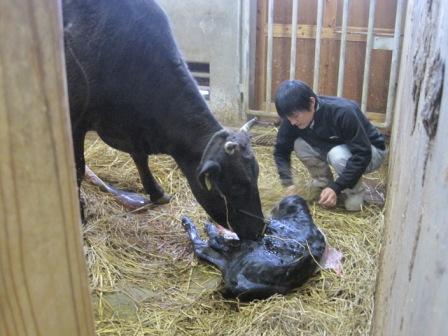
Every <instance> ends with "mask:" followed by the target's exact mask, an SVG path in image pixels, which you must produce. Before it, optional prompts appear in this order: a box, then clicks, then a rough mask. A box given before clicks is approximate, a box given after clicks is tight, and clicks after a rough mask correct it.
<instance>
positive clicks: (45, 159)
mask: <svg viewBox="0 0 448 336" xmlns="http://www.w3.org/2000/svg"><path fill="white" fill-rule="evenodd" d="M0 39H1V44H0V48H1V49H0V334H1V335H8V336H9V335H14V336H20V335H45V336H53V335H55V336H56V335H57V336H60V335H64V336H67V335H93V334H94V330H93V320H92V308H91V301H90V297H89V293H88V282H87V273H86V267H85V262H84V258H83V254H82V244H81V234H80V218H79V203H78V197H77V192H76V183H75V169H74V162H73V161H74V160H73V150H72V144H71V137H70V124H69V119H68V105H67V92H66V83H65V67H64V57H63V40H62V15H61V4H60V1H59V0H16V1H10V0H0Z"/></svg>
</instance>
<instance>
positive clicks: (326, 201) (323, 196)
mask: <svg viewBox="0 0 448 336" xmlns="http://www.w3.org/2000/svg"><path fill="white" fill-rule="evenodd" d="M337 200H338V196H337V195H336V193H335V191H334V190H333V189H331V188H329V187H327V188H325V189H324V190H322V192H321V193H320V198H319V204H320V205H322V206H324V207H326V208H332V207H334V206H335V205H336V201H337Z"/></svg>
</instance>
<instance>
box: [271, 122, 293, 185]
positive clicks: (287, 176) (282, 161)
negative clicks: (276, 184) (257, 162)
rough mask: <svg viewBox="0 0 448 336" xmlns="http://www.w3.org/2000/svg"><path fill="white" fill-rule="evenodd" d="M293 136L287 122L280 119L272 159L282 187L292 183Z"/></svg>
mask: <svg viewBox="0 0 448 336" xmlns="http://www.w3.org/2000/svg"><path fill="white" fill-rule="evenodd" d="M294 141H295V138H294V136H293V135H292V134H291V129H290V126H289V122H288V121H287V120H282V123H281V125H280V129H279V131H278V133H277V141H276V143H275V148H274V160H275V163H276V165H277V171H278V175H279V177H280V181H281V183H282V185H283V186H284V187H288V186H291V185H293V180H292V174H291V152H292V151H293V149H294Z"/></svg>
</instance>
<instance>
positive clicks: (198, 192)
mask: <svg viewBox="0 0 448 336" xmlns="http://www.w3.org/2000/svg"><path fill="white" fill-rule="evenodd" d="M63 18H64V40H65V54H66V66H67V78H68V91H69V102H70V116H71V123H72V132H73V145H74V151H75V160H76V169H77V178H78V185H80V183H81V180H82V178H83V176H84V169H85V168H84V164H85V162H84V138H85V135H86V132H87V131H89V130H94V131H96V132H97V133H98V135H99V136H100V137H101V139H103V140H104V142H106V143H107V144H108V145H110V146H111V147H114V148H116V149H119V150H121V151H124V152H127V153H129V154H130V155H131V157H132V159H133V160H134V162H135V164H136V166H137V168H138V171H139V174H140V178H141V181H142V183H143V186H144V188H145V191H146V192H147V193H148V194H149V195H150V198H151V200H152V201H153V202H156V203H157V202H159V203H164V202H167V201H169V197H168V196H167V195H166V194H165V193H164V191H163V189H162V188H161V187H160V186H159V185H158V184H157V182H156V181H155V180H154V177H153V176H152V174H151V172H150V170H149V168H148V155H149V154H156V153H165V154H169V155H171V156H172V157H173V158H174V159H175V161H176V162H177V164H178V165H179V167H180V169H181V170H182V172H183V173H184V174H185V176H186V177H187V179H188V182H189V184H190V187H191V189H192V191H193V194H194V196H195V197H196V199H197V200H198V202H199V203H200V204H201V205H202V207H203V208H204V209H205V210H206V211H207V213H208V214H209V215H210V216H211V217H212V218H213V219H214V220H215V221H217V222H218V223H220V224H222V225H224V226H227V227H229V226H230V227H231V228H232V229H234V231H236V233H237V234H238V235H239V236H240V238H242V239H256V238H257V237H258V236H259V235H260V233H261V231H262V229H263V221H262V219H261V218H262V217H263V214H262V211H261V203H260V197H259V194H258V187H257V179H258V165H257V162H256V160H255V157H254V154H253V152H252V149H251V146H250V141H249V136H248V133H247V130H248V128H247V127H245V128H244V129H242V130H241V131H239V132H233V131H229V130H225V129H223V127H222V126H221V125H220V124H219V123H218V121H217V120H216V119H215V118H214V117H213V115H212V114H211V113H210V110H209V108H208V106H207V104H206V102H205V101H204V99H203V98H202V96H201V94H200V93H199V90H198V87H197V84H196V82H195V81H194V79H193V77H192V76H191V74H190V72H189V71H188V69H187V66H186V64H185V62H184V60H183V59H182V56H181V54H180V52H179V50H178V48H177V46H176V43H175V41H174V39H173V36H172V32H171V29H170V26H169V22H168V18H167V16H166V15H165V13H164V12H163V10H162V9H161V8H160V7H159V6H158V5H157V4H156V3H155V2H154V1H151V0H72V1H71V0H64V1H63ZM248 214H252V217H250V216H248Z"/></svg>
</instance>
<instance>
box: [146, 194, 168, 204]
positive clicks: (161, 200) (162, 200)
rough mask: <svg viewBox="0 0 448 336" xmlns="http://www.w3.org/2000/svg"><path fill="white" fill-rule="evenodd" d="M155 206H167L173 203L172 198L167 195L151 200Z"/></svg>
mask: <svg viewBox="0 0 448 336" xmlns="http://www.w3.org/2000/svg"><path fill="white" fill-rule="evenodd" d="M151 201H152V202H153V203H154V204H167V203H169V202H170V201H171V196H170V195H167V194H165V193H164V194H163V195H162V197H159V198H157V199H155V200H153V199H151Z"/></svg>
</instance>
